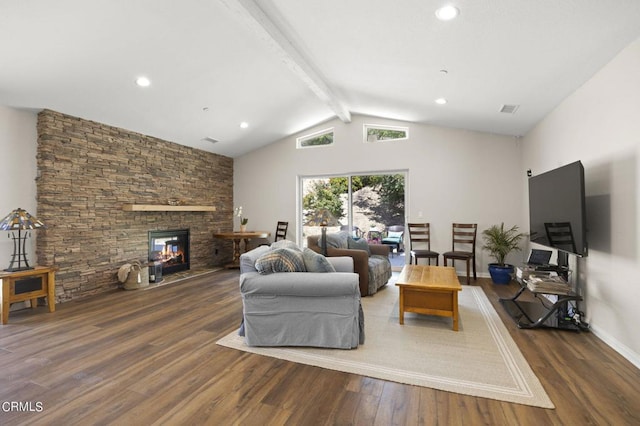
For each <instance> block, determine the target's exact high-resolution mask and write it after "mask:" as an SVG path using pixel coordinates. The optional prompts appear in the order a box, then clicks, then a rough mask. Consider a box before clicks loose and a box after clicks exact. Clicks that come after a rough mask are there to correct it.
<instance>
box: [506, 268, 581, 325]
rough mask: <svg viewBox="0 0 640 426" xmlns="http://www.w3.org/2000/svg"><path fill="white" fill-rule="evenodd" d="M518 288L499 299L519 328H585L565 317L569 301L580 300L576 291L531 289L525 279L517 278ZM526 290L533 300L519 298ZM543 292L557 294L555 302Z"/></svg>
mask: <svg viewBox="0 0 640 426" xmlns="http://www.w3.org/2000/svg"><path fill="white" fill-rule="evenodd" d="M517 281H518V283H519V284H520V289H519V290H518V291H517V292H516V294H514V295H513V296H512V297H508V298H503V299H500V303H501V304H502V305H503V306H504V308H505V309H506V311H507V313H509V315H510V316H511V317H512V318H513V319H514V320H515V322H516V324H517V325H518V327H519V328H554V329H560V330H571V331H582V330H587V329H588V325H587V324H581V323H576V322H574V321H572V320H571V319H570V318H568V317H567V307H568V302H570V301H576V302H578V301H581V300H582V297H581V296H580V295H578V294H577V293H574V292H573V291H571V292H561V293H560V292H558V293H555V292H553V291H545V292H544V293H542V292H536V291H531V290H530V289H529V288H528V287H527V282H526V281H525V279H522V278H518V279H517ZM525 291H528V292H530V293H531V294H533V296H534V297H535V300H533V301H527V300H520V299H519V298H520V296H522V294H523V293H524V292H525ZM544 294H552V295H555V296H557V300H556V302H552V301H550V300H548V299H547V298H546V297H545V296H544Z"/></svg>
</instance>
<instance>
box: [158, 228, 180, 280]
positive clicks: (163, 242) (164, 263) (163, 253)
mask: <svg viewBox="0 0 640 426" xmlns="http://www.w3.org/2000/svg"><path fill="white" fill-rule="evenodd" d="M149 261H150V262H153V263H154V264H155V265H156V267H157V266H158V265H160V266H161V268H162V269H161V275H167V274H172V273H174V272H178V271H185V270H188V269H189V230H188V229H173V230H169V231H149ZM159 272H160V271H159ZM159 275H160V274H159Z"/></svg>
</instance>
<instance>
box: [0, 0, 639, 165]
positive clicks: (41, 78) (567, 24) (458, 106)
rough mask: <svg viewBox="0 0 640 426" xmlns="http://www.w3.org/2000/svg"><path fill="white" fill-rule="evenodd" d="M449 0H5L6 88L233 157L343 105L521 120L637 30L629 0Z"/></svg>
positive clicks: (502, 125) (450, 120) (1, 71)
mask: <svg viewBox="0 0 640 426" xmlns="http://www.w3.org/2000/svg"><path fill="white" fill-rule="evenodd" d="M445 3H446V2H445V1H442V0H402V1H392V0H322V1H320V0H207V1H205V0H181V1H173V0H92V1H87V0H57V1H47V0H23V1H8V0H2V1H0V104H3V105H6V106H10V107H16V108H27V109H33V110H39V109H42V108H49V109H53V110H56V111H60V112H63V113H66V114H70V115H75V116H79V117H82V118H86V119H90V120H95V121H98V122H102V123H105V124H109V125H113V126H117V127H122V128H125V129H129V130H133V131H136V132H140V133H144V134H147V135H151V136H155V137H159V138H162V139H166V140H170V141H174V142H177V143H180V144H183V145H187V146H193V147H196V148H200V149H204V150H206V151H210V152H215V153H219V154H223V155H228V156H232V157H236V156H239V155H242V154H243V153H246V152H248V151H251V150H253V149H256V148H258V147H260V146H263V145H266V144H269V143H271V142H273V141H276V140H279V139H281V138H283V137H285V136H287V135H290V134H292V133H295V132H297V131H300V130H303V129H305V128H307V127H310V126H312V125H314V124H317V123H319V122H322V121H325V120H328V119H330V118H332V117H339V118H340V119H341V120H343V121H345V122H348V121H349V120H350V117H351V115H352V114H366V115H373V116H380V117H385V118H393V119H400V120H406V121H411V122H419V123H428V124H433V125H438V126H447V127H456V128H463V129H470V130H478V131H484V132H493V133H499V134H507V135H515V136H518V135H523V134H525V133H526V132H527V131H528V130H530V129H531V128H532V127H533V126H534V125H535V124H536V123H537V122H538V121H539V120H540V119H542V118H543V117H544V116H545V115H546V114H547V113H548V112H550V111H551V110H552V109H553V108H555V107H556V106H557V105H558V104H559V103H560V102H561V101H562V100H563V99H564V98H565V97H566V96H567V95H569V94H570V93H572V92H573V91H574V90H575V89H577V88H578V87H579V86H580V85H581V84H583V83H584V82H585V81H587V80H588V79H589V78H590V77H591V76H592V75H593V74H594V73H595V72H597V71H598V70H599V69H600V68H601V67H602V66H604V65H605V64H606V63H607V62H608V61H610V60H611V59H612V58H613V57H614V56H615V55H616V54H617V53H618V52H619V51H620V50H622V49H623V48H624V47H626V46H627V45H628V44H629V43H631V42H632V41H634V40H636V39H638V38H639V37H640V1H638V0H563V1H557V0H535V1H532V0H482V1H479V0H451V1H450V2H449V3H450V4H453V5H455V7H456V8H457V9H458V10H459V12H460V14H459V16H458V17H457V18H456V19H453V20H451V21H440V20H438V19H437V18H436V16H435V11H436V9H437V8H438V7H440V6H442V5H443V4H445ZM639 72H640V70H639ZM139 76H146V77H148V78H149V79H150V81H151V84H150V86H148V87H139V86H137V85H136V84H135V80H136V79H137V78H138V77H139ZM630 95H631V94H630ZM438 98H445V99H446V100H447V103H446V104H444V105H439V104H436V103H435V102H434V101H435V100H436V99H438ZM503 105H508V106H518V107H517V109H516V110H515V112H514V113H505V112H500V110H501V108H502V107H503ZM241 122H246V123H248V127H247V128H241V127H240V123H241ZM207 138H210V139H214V140H215V141H217V142H212V141H210V140H206V139H207Z"/></svg>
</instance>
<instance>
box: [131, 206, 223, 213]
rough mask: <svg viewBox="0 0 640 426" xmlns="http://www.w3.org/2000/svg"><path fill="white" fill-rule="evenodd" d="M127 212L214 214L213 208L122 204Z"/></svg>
mask: <svg viewBox="0 0 640 426" xmlns="http://www.w3.org/2000/svg"><path fill="white" fill-rule="evenodd" d="M122 210H124V211H127V212H214V211H216V208H215V207H214V206H171V205H169V204H124V205H123V206H122Z"/></svg>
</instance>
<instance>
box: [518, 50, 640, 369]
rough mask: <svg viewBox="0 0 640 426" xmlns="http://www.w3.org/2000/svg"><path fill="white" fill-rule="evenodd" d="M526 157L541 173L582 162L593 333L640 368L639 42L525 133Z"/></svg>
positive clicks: (585, 281) (585, 274)
mask: <svg viewBox="0 0 640 426" xmlns="http://www.w3.org/2000/svg"><path fill="white" fill-rule="evenodd" d="M523 159H524V160H523V164H524V167H525V168H531V169H532V171H533V173H534V174H538V173H542V172H545V171H547V170H550V169H553V168H555V167H558V166H560V165H563V164H567V163H570V162H573V161H575V160H581V161H582V163H583V165H584V168H585V183H586V195H587V228H588V234H587V241H588V243H589V255H588V257H586V258H584V259H580V260H579V261H578V267H579V272H580V276H579V278H580V285H581V286H582V287H583V290H584V292H585V304H584V306H585V307H586V312H585V314H586V316H587V320H588V321H589V322H590V324H591V327H592V330H593V332H595V333H596V334H597V335H598V336H599V337H600V338H601V339H602V340H604V341H605V342H607V343H608V344H609V345H610V346H612V347H614V348H615V349H616V350H617V351H618V352H620V353H621V354H622V355H624V356H625V357H626V358H628V359H629V360H630V361H632V362H633V363H634V364H635V365H636V366H638V367H640V332H638V325H637V321H636V320H635V313H636V312H637V309H638V307H640V285H639V283H640V226H639V224H638V220H639V217H638V213H639V212H640V206H639V201H638V200H639V199H640V197H639V195H640V185H639V183H638V181H639V179H638V177H639V173H640V172H639V171H640V167H639V166H640V40H637V41H635V42H634V43H632V44H631V45H629V46H628V47H627V48H626V49H624V50H623V51H622V52H621V53H620V54H619V55H618V56H617V57H616V58H614V59H613V60H612V61H611V62H610V63H609V64H608V65H607V66H605V67H604V68H603V69H602V70H600V71H599V72H598V73H597V74H596V75H595V76H594V77H593V78H592V79H591V80H590V81H588V82H587V83H586V84H584V85H583V86H582V87H581V88H580V89H578V90H577V91H576V92H575V93H573V94H572V95H571V96H569V97H568V98H567V99H566V100H565V101H564V102H562V103H561V104H560V106H558V107H557V108H556V109H555V110H554V111H553V112H552V113H551V114H549V116H547V117H546V118H545V119H544V120H543V121H542V122H540V123H539V124H538V125H537V126H536V127H535V128H534V129H533V130H532V131H531V132H529V134H527V135H526V137H525V138H524V139H523ZM525 203H526V200H525Z"/></svg>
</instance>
